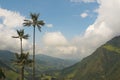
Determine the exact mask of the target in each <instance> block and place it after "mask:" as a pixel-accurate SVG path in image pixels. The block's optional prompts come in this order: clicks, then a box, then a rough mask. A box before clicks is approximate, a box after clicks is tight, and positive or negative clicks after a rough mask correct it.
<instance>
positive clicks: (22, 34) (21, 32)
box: [12, 29, 29, 54]
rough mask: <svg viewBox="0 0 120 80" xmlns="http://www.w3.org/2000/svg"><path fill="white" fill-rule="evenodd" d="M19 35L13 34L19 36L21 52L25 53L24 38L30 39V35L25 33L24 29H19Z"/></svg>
mask: <svg viewBox="0 0 120 80" xmlns="http://www.w3.org/2000/svg"><path fill="white" fill-rule="evenodd" d="M17 34H18V36H12V37H13V38H19V39H20V47H21V54H22V53H23V49H22V39H28V37H29V35H28V34H24V29H20V30H17Z"/></svg>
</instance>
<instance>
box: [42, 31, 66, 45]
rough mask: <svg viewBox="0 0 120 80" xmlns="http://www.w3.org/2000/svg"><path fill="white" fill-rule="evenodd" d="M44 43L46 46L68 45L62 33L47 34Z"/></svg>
mask: <svg viewBox="0 0 120 80" xmlns="http://www.w3.org/2000/svg"><path fill="white" fill-rule="evenodd" d="M43 41H44V43H45V45H49V46H56V45H65V44H67V40H66V38H65V37H64V36H63V35H62V33H61V32H49V33H48V32H47V33H45V35H44V36H43Z"/></svg>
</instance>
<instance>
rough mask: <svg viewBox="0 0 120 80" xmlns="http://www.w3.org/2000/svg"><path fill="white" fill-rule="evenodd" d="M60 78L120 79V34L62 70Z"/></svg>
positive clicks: (84, 79) (66, 79)
mask: <svg viewBox="0 0 120 80" xmlns="http://www.w3.org/2000/svg"><path fill="white" fill-rule="evenodd" d="M59 80H120V36H117V37H115V38H113V39H112V40H110V41H108V42H107V43H106V44H104V45H102V46H101V47H99V48H98V49H97V50H96V51H95V52H94V53H93V54H91V55H90V56H88V57H86V58H84V59H83V60H82V61H80V62H78V63H76V64H75V65H73V66H70V67H68V68H65V69H63V70H62V71H61V73H60V76H59Z"/></svg>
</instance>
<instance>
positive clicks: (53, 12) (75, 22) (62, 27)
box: [0, 0, 98, 38]
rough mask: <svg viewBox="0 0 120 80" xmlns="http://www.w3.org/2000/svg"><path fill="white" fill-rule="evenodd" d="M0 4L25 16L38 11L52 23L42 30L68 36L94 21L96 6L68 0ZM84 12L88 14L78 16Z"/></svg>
mask: <svg viewBox="0 0 120 80" xmlns="http://www.w3.org/2000/svg"><path fill="white" fill-rule="evenodd" d="M0 5H1V7H2V8H5V9H8V10H11V11H16V12H19V13H20V14H21V15H23V16H25V17H27V18H29V14H30V12H35V13H40V14H41V15H40V19H43V20H44V21H45V22H46V23H47V24H53V28H49V29H48V28H44V29H43V32H45V31H46V30H47V31H61V32H62V33H63V34H64V35H65V36H66V37H68V38H71V37H74V36H75V35H80V34H81V33H83V32H84V31H85V29H86V28H87V27H88V26H89V25H90V24H92V23H93V22H94V21H95V19H96V16H97V14H96V13H94V12H93V11H94V10H95V9H96V8H97V7H98V4H97V3H96V2H94V3H74V2H71V1H70V0H35V1H33V0H19V1H18V0H12V1H9V0H4V1H2V0H1V1H0ZM87 11H88V12H87ZM84 12H87V13H88V16H87V17H86V18H82V17H80V14H82V13H84Z"/></svg>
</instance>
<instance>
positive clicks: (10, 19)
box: [0, 8, 24, 28]
mask: <svg viewBox="0 0 120 80" xmlns="http://www.w3.org/2000/svg"><path fill="white" fill-rule="evenodd" d="M0 18H1V19H2V21H3V23H2V24H3V25H4V26H7V27H9V28H13V27H18V26H22V23H23V20H24V17H23V16H20V14H19V13H18V12H12V11H10V10H7V9H2V8H0Z"/></svg>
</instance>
